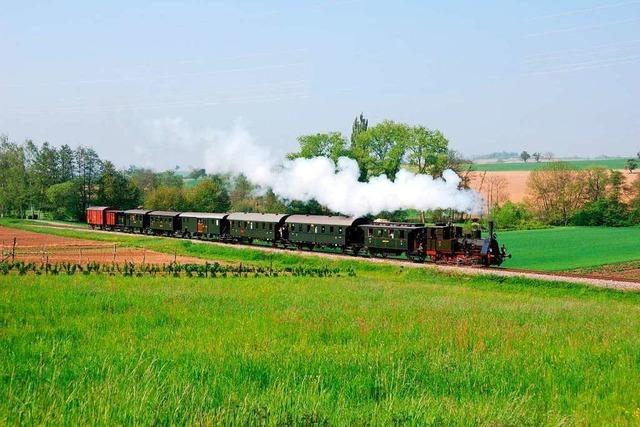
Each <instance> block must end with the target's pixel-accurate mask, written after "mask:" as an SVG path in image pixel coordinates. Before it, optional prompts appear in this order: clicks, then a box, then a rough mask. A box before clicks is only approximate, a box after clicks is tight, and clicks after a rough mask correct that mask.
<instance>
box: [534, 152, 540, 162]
mask: <svg viewBox="0 0 640 427" xmlns="http://www.w3.org/2000/svg"><path fill="white" fill-rule="evenodd" d="M541 157H542V154H540V152H539V151H536V152H535V153H533V158H534V160H535V161H536V163H540V158H541Z"/></svg>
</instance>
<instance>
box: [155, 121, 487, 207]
mask: <svg viewBox="0 0 640 427" xmlns="http://www.w3.org/2000/svg"><path fill="white" fill-rule="evenodd" d="M181 127H182V126H179V128H181ZM165 130H166V129H165ZM170 131H171V133H174V135H173V136H174V137H176V138H180V139H182V140H185V139H190V140H194V139H196V140H197V144H198V145H201V146H202V147H206V148H205V149H204V153H205V154H204V162H205V169H206V171H207V172H208V173H212V174H217V173H220V174H243V175H245V176H246V177H247V179H248V180H249V181H251V182H252V183H253V184H255V185H258V186H259V187H261V188H263V189H264V188H271V189H272V190H273V192H274V193H275V194H276V195H278V196H279V197H281V198H283V199H287V200H299V201H309V200H313V199H315V200H316V201H317V202H318V203H320V204H321V205H323V206H326V207H327V208H329V209H330V210H332V211H334V212H340V213H342V214H345V215H353V216H361V215H366V214H377V213H380V212H382V211H395V210H398V209H417V210H432V209H455V210H457V211H462V212H469V213H471V212H478V211H479V210H480V209H481V208H480V206H481V205H482V203H481V202H482V200H481V196H480V195H479V194H478V193H477V192H475V191H472V190H459V189H458V184H459V183H460V177H459V176H458V175H457V174H456V173H455V172H453V171H452V170H447V171H445V172H444V174H443V178H442V179H434V178H432V177H431V176H429V175H420V174H414V173H412V172H409V171H406V170H400V171H399V172H398V174H397V175H396V178H395V180H394V181H391V180H390V179H388V178H387V177H386V176H384V175H382V176H377V177H373V178H371V179H370V180H369V182H359V181H358V177H359V176H360V171H359V168H358V164H357V163H356V161H355V160H353V159H349V158H346V157H341V158H340V159H339V160H338V164H337V165H336V164H334V162H333V161H332V160H331V159H328V158H326V157H315V158H311V159H295V160H284V161H281V160H278V158H276V157H274V155H273V154H272V153H271V152H270V151H269V150H267V149H266V148H265V147H262V146H259V145H258V144H256V143H255V142H254V140H253V138H252V137H251V135H250V134H249V133H248V132H247V131H246V130H245V129H244V128H243V127H242V126H240V125H236V126H235V127H234V128H232V129H231V130H230V131H228V132H217V131H212V130H206V131H203V132H193V131H192V130H190V129H188V128H185V129H178V128H176V126H175V123H173V125H172V127H171V129H170ZM175 133H178V134H179V135H178V134H175Z"/></svg>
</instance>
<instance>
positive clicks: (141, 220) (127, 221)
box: [124, 209, 151, 232]
mask: <svg viewBox="0 0 640 427" xmlns="http://www.w3.org/2000/svg"><path fill="white" fill-rule="evenodd" d="M149 212H151V211H150V210H146V209H129V210H126V211H124V225H125V230H127V231H136V232H142V231H144V230H146V229H148V228H149Z"/></svg>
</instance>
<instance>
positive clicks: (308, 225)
mask: <svg viewBox="0 0 640 427" xmlns="http://www.w3.org/2000/svg"><path fill="white" fill-rule="evenodd" d="M310 231H311V224H307V233H309V232H310Z"/></svg>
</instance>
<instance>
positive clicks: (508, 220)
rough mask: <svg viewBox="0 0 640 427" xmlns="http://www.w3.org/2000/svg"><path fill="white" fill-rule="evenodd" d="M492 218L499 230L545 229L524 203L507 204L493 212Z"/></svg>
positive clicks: (494, 209) (496, 207)
mask: <svg viewBox="0 0 640 427" xmlns="http://www.w3.org/2000/svg"><path fill="white" fill-rule="evenodd" d="M491 216H492V218H493V220H494V221H495V223H496V227H498V228H499V229H503V230H504V229H518V230H530V229H535V228H543V227H544V224H542V223H541V222H540V221H537V220H535V219H534V218H533V214H532V213H531V212H530V211H529V210H528V209H527V207H526V205H524V204H523V203H514V202H510V201H508V202H505V203H504V204H502V205H501V206H495V207H494V208H493V209H492V210H491Z"/></svg>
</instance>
